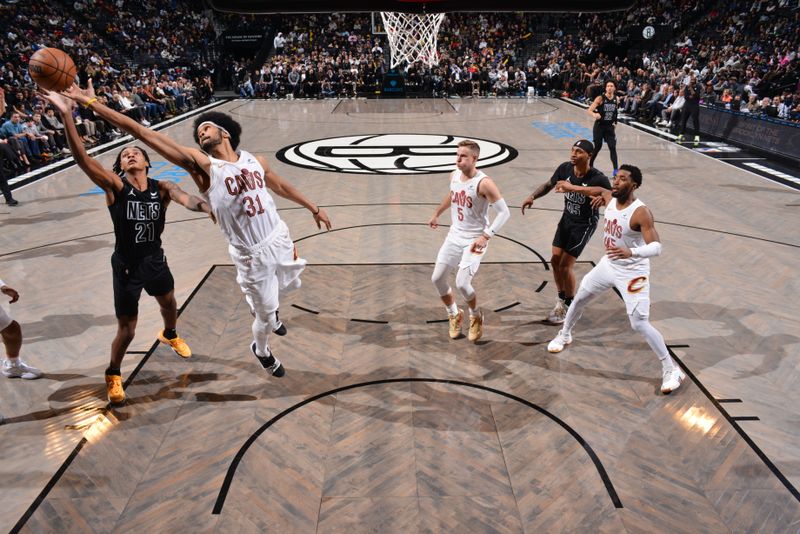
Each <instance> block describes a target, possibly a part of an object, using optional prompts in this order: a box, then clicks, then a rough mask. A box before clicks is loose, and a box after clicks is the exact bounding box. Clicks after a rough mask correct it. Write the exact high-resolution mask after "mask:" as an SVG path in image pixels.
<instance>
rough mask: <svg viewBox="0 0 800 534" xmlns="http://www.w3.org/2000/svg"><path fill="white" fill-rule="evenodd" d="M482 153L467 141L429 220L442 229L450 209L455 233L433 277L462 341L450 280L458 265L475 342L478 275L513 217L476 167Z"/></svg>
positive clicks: (479, 323) (479, 324) (479, 331)
mask: <svg viewBox="0 0 800 534" xmlns="http://www.w3.org/2000/svg"><path fill="white" fill-rule="evenodd" d="M479 155H480V147H479V146H478V144H477V143H476V142H475V141H470V140H466V139H465V140H464V141H461V142H460V143H458V149H457V151H456V167H457V170H455V171H453V172H452V173H451V174H450V191H449V192H448V194H447V196H446V197H445V198H444V200H442V203H441V204H439V207H438V208H436V213H434V214H433V217H431V220H430V221H428V225H429V226H430V227H431V228H434V229H435V228H438V226H439V215H441V214H442V213H444V211H445V210H446V209H447V208H448V207H450V214H451V220H452V223H451V225H450V231H449V232H448V233H447V238H446V239H445V240H444V244H442V247H441V248H440V249H439V255H438V256H437V257H436V266H435V267H434V269H433V276H432V277H431V280H432V281H433V285H434V286H436V289H437V290H438V292H439V296H440V297H441V298H442V302H444V305H445V306H446V307H447V315H448V316H449V318H450V337H451V338H452V339H456V338H458V337H460V336H461V322H462V320H463V318H464V312H463V310H459V309H458V308H457V307H456V303H455V298H454V297H453V292H452V290H451V288H450V285H449V284H448V283H447V278H448V277H449V276H450V273H451V272H452V271H453V269H456V268H457V269H458V274H456V287H457V288H458V290H459V292H460V293H461V295H462V296H463V297H464V299H465V300H466V301H467V304H468V305H469V336H468V338H469V340H470V341H473V342H474V341H478V340H479V339H480V338H481V336H482V335H483V312H481V311H480V309H479V308H478V297H477V295H476V294H475V290H474V289H473V287H472V278H473V277H474V276H475V273H477V272H478V267H480V264H481V259H483V256H484V254H485V253H486V249H487V247H488V245H489V239H491V238H492V236H494V235H495V234H496V233H497V231H498V230H500V228H501V227H502V226H503V224H505V222H506V221H507V220H508V218H509V217H510V216H511V213H510V212H509V211H508V206H507V205H506V202H505V200H503V197H502V195H501V194H500V190H499V189H498V188H497V185H496V184H495V183H494V181H493V180H492V179H491V178H489V177H488V176H486V174H484V172H483V171H479V170H478V169H477V168H475V164H476V163H477V161H478V156H479ZM490 204H491V205H492V207H493V208H494V210H495V211H496V212H497V215H496V216H495V218H494V221H492V224H491V225H490V224H489V217H488V212H489V205H490Z"/></svg>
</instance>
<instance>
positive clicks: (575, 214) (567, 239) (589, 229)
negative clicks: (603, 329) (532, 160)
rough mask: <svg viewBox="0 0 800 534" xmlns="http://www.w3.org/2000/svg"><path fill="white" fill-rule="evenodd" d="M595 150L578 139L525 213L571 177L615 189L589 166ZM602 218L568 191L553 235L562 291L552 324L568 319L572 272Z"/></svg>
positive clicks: (554, 262)
mask: <svg viewBox="0 0 800 534" xmlns="http://www.w3.org/2000/svg"><path fill="white" fill-rule="evenodd" d="M593 153H594V147H593V146H592V143H590V142H589V141H587V140H586V139H581V140H580V141H576V142H575V144H574V145H572V150H571V152H570V158H569V161H565V162H564V163H562V164H561V165H559V166H558V168H557V169H556V171H555V172H554V173H553V176H552V177H551V178H550V179H549V180H548V181H546V182H545V183H543V184H542V185H540V186H539V187H537V188H536V191H534V192H533V193H531V194H530V195H528V198H526V199H525V200H524V201H523V203H522V214H523V215H525V208H532V207H533V201H534V200H536V199H537V198H541V197H543V196H545V195H546V194H547V193H549V192H550V191H552V190H553V188H554V187H555V186H556V184H557V183H558V182H559V181H561V180H569V182H570V183H572V184H575V185H579V186H583V184H593V185H594V186H596V187H603V188H605V189H611V183H610V182H609V181H608V178H607V177H606V176H605V175H604V174H603V173H602V172H600V171H598V170H597V169H595V168H594V167H591V166H590V165H589V158H591V156H592V154H593ZM587 186H588V185H587ZM587 186H583V187H587ZM598 220H600V211H599V210H598V209H595V208H592V206H591V205H590V203H589V200H588V199H587V198H586V197H584V196H583V195H580V194H578V193H575V194H567V195H566V196H565V197H564V213H563V214H562V215H561V220H560V221H558V227H556V235H555V237H553V257H552V258H551V260H550V263H551V264H552V265H553V279H554V280H555V283H556V289H557V290H558V300H557V301H556V305H555V307H554V308H553V311H551V312H550V315H549V316H548V317H547V321H548V322H549V323H551V324H562V323H563V322H564V317H566V315H567V308H569V305H570V304H571V303H572V299H573V298H574V297H575V273H574V272H572V268H573V267H574V266H575V260H577V259H578V256H580V255H581V251H583V248H584V247H585V246H586V243H588V242H589V239H590V238H591V237H592V234H593V233H594V231H595V229H596V228H597V221H598Z"/></svg>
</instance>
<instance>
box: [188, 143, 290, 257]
mask: <svg viewBox="0 0 800 534" xmlns="http://www.w3.org/2000/svg"><path fill="white" fill-rule="evenodd" d="M208 159H210V160H211V185H210V186H209V188H208V190H207V191H206V192H205V193H203V196H204V197H205V198H206V199H207V200H208V204H209V205H210V206H211V211H213V212H214V216H215V217H216V218H217V224H218V225H219V227H220V229H221V230H222V233H223V234H225V237H226V238H227V239H228V243H230V244H231V245H232V246H234V247H236V248H244V249H249V248H251V247H253V246H255V245H257V244H259V243H262V242H263V241H265V240H266V239H267V238H268V237H270V236H271V235H272V233H273V231H274V230H276V229H277V228H278V226H279V225H280V224H281V218H280V217H279V216H278V211H277V210H276V209H275V201H274V200H273V199H272V195H270V194H269V190H268V189H267V179H266V177H265V176H264V175H265V173H264V168H263V167H262V166H261V164H260V163H259V162H258V160H257V159H256V158H255V156H253V155H252V154H250V153H249V152H245V151H244V150H242V151H240V152H239V159H238V160H237V161H235V162H230V161H224V160H221V159H216V158H212V157H211V156H209V158H208Z"/></svg>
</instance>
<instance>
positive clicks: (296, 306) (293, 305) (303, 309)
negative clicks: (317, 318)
mask: <svg viewBox="0 0 800 534" xmlns="http://www.w3.org/2000/svg"><path fill="white" fill-rule="evenodd" d="M292 308H297V309H298V310H302V311H304V312H308V313H313V314H314V315H319V312H318V311H314V310H310V309H308V308H304V307H302V306H298V305H297V304H292Z"/></svg>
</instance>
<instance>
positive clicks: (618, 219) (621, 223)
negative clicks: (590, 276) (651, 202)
mask: <svg viewBox="0 0 800 534" xmlns="http://www.w3.org/2000/svg"><path fill="white" fill-rule="evenodd" d="M644 205H645V204H644V202H642V201H641V200H639V199H638V198H637V199H636V200H634V201H633V202H631V203H630V205H629V206H628V207H626V208H625V209H622V210H619V209H617V199H616V198H612V199H611V202H609V203H608V206H606V211H605V214H604V218H605V224H604V225H603V244H604V245H605V248H606V249H608V248H610V247H618V246H620V245H623V246H625V247H627V248H629V249H633V248H637V247H643V246H644V245H645V244H646V243H645V242H644V236H642V233H641V232H637V231H636V230H634V229H632V228H631V219H632V218H633V212H635V211H636V209H637V208H639V207H641V206H644ZM606 257H607V256H606ZM608 261H610V262H611V265H613V266H615V267H622V268H625V269H628V270H636V271H649V269H650V259H649V258H634V257H630V258H625V259H619V260H612V259H610V258H609V260H608Z"/></svg>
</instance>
